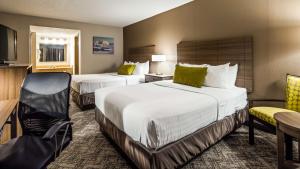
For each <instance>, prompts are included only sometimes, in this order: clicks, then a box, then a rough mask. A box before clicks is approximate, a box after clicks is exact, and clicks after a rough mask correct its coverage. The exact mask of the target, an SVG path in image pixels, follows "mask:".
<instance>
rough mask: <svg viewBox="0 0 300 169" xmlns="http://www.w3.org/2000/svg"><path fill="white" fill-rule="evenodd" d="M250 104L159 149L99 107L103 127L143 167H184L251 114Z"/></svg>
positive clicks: (119, 146)
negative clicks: (122, 127)
mask: <svg viewBox="0 0 300 169" xmlns="http://www.w3.org/2000/svg"><path fill="white" fill-rule="evenodd" d="M247 111H248V109H247V107H246V108H245V109H242V110H239V111H237V112H236V113H235V114H233V115H231V116H227V117H225V118H223V119H222V120H219V121H216V122H214V123H212V124H210V125H208V126H206V127H204V128H201V129H199V130H197V131H196V132H194V133H192V134H190V135H188V136H185V137H183V138H182V139H180V140H178V141H175V142H173V143H170V144H168V145H165V146H163V147H161V148H159V149H149V148H147V147H145V146H144V145H142V144H141V143H139V142H136V141H134V140H133V139H131V137H129V136H128V135H126V134H125V133H124V132H123V131H122V130H120V129H118V128H117V127H116V126H115V125H114V124H113V123H112V122H111V121H110V120H109V119H107V118H106V117H105V116H104V115H103V114H102V113H101V111H100V110H99V109H98V108H97V107H96V108H95V114H96V121H97V122H98V123H99V125H100V131H101V132H103V133H104V134H105V135H106V136H108V137H109V138H110V139H111V140H113V142H114V143H115V144H116V145H117V146H118V148H120V149H121V150H122V151H123V153H125V154H126V156H127V157H128V158H129V159H130V160H131V161H132V162H133V163H134V164H135V166H136V167H138V168H140V169H160V168H180V167H182V166H183V165H185V164H186V163H187V162H189V161H191V160H192V159H194V158H195V157H196V156H198V155H199V154H201V153H202V152H203V151H205V150H206V149H207V148H209V147H211V146H212V145H214V144H215V143H217V142H218V141H220V140H221V139H222V138H223V137H224V136H226V135H228V134H230V133H231V132H233V131H234V130H235V129H237V128H239V127H240V126H241V125H242V124H243V123H244V122H245V121H246V118H247Z"/></svg>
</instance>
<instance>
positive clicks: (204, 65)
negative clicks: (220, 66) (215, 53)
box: [179, 63, 208, 67]
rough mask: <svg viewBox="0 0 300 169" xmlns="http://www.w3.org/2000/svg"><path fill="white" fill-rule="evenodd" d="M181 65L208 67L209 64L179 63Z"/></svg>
mask: <svg viewBox="0 0 300 169" xmlns="http://www.w3.org/2000/svg"><path fill="white" fill-rule="evenodd" d="M179 66H184V67H207V66H208V64H202V65H196V64H189V63H179Z"/></svg>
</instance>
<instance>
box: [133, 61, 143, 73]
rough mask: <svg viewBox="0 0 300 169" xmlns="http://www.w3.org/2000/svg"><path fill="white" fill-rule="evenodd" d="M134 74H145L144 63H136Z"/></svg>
mask: <svg viewBox="0 0 300 169" xmlns="http://www.w3.org/2000/svg"><path fill="white" fill-rule="evenodd" d="M132 74H133V75H143V74H144V65H143V63H139V62H137V63H135V68H134V71H133V73H132Z"/></svg>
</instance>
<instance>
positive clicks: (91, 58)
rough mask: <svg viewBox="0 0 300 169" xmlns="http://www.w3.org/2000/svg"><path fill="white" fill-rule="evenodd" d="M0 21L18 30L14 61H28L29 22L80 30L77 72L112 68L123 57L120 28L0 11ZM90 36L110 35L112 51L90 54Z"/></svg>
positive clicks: (97, 71)
mask: <svg viewBox="0 0 300 169" xmlns="http://www.w3.org/2000/svg"><path fill="white" fill-rule="evenodd" d="M0 24H3V25H6V26H9V27H11V28H13V29H15V30H16V31H17V32H18V41H17V45H18V60H17V62H18V63H29V58H30V57H29V49H30V48H29V26H30V25H36V26H46V27H58V28H67V29H77V30H80V31H81V33H80V44H81V58H80V69H81V73H100V72H109V71H115V70H116V69H117V67H118V66H119V65H120V64H121V63H122V60H123V29H122V28H119V27H111V26H102V25H95V24H87V23H80V22H71V21H63V20H56V19H47V18H39V17H31V16H23V15H13V14H6V13H0ZM93 36H107V37H113V38H114V42H115V53H114V55H100V54H93V51H92V50H93V49H92V40H93Z"/></svg>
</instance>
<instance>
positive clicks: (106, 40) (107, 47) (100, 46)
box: [93, 36, 114, 54]
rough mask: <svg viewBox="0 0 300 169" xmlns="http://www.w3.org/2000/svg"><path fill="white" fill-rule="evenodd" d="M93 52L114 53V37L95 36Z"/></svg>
mask: <svg viewBox="0 0 300 169" xmlns="http://www.w3.org/2000/svg"><path fill="white" fill-rule="evenodd" d="M93 54H114V38H111V37H97V36H94V37H93Z"/></svg>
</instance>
